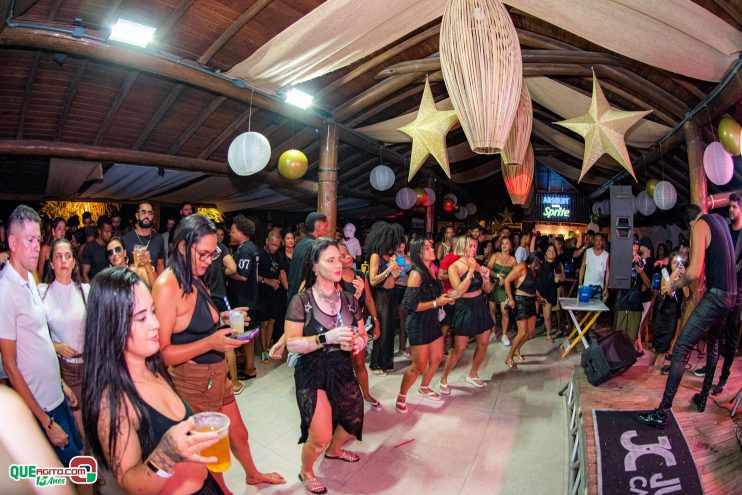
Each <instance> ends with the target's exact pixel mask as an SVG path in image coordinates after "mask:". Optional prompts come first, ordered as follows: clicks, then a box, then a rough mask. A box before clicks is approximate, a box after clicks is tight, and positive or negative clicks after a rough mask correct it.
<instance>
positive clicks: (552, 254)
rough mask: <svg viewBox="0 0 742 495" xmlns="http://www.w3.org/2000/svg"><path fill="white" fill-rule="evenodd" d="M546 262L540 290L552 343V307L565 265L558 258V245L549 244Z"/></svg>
mask: <svg viewBox="0 0 742 495" xmlns="http://www.w3.org/2000/svg"><path fill="white" fill-rule="evenodd" d="M544 254H545V256H544V262H543V264H542V265H541V271H540V272H539V281H538V292H539V294H541V297H542V298H543V300H542V301H540V302H541V305H542V307H543V308H544V327H546V339H547V340H548V341H549V343H550V344H553V343H554V337H552V336H551V335H552V329H551V314H552V309H553V308H554V306H556V304H557V289H558V288H559V284H560V283H561V282H562V281H564V279H565V277H564V266H563V265H562V263H561V262H560V261H559V260H558V259H557V252H556V247H555V246H554V244H549V245H548V247H547V248H546V251H545V253H544Z"/></svg>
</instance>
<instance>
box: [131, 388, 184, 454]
mask: <svg viewBox="0 0 742 495" xmlns="http://www.w3.org/2000/svg"><path fill="white" fill-rule="evenodd" d="M180 402H182V403H183V405H184V406H185V415H184V416H183V417H182V418H181V419H179V420H177V421H173V420H172V419H170V418H168V417H167V416H165V415H164V414H162V413H161V412H160V411H158V410H157V409H155V408H154V407H152V406H150V405H149V404H147V403H146V402H144V401H142V403H144V408H145V409H146V410H147V412H148V413H149V426H150V427H151V428H152V430H151V431H152V436H151V438H152V439H153V443H154V446H155V447H156V446H157V444H158V443H159V442H160V440H161V439H162V437H164V436H165V433H167V431H168V430H169V429H170V428H172V427H173V426H175V425H177V424H178V423H180V422H181V421H185V420H186V419H188V418H190V417H191V416H193V410H192V409H191V406H189V405H188V404H187V403H186V402H185V401H184V400H183V399H180ZM145 427H146V426H145V425H140V426H139V431H137V435H138V436H139V444H140V445H141V449H142V460H144V459H146V458H147V457H149V455H150V454H151V453H152V451H153V450H154V448H152V449H149V448H147V446H145V445H144V442H143V441H142V440H143V435H142V428H145Z"/></svg>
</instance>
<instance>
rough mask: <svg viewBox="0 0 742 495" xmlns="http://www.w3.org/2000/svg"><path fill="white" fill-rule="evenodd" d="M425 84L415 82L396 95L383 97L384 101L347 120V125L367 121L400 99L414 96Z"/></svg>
mask: <svg viewBox="0 0 742 495" xmlns="http://www.w3.org/2000/svg"><path fill="white" fill-rule="evenodd" d="M424 87H425V86H424V85H422V84H415V85H414V86H412V87H410V88H408V89H406V90H404V91H402V92H400V93H397V94H396V95H394V96H392V97H390V98H385V99H384V101H381V102H379V103H378V104H377V105H374V106H372V107H371V108H369V109H367V110H366V111H365V112H361V113H359V114H358V115H356V116H355V117H353V118H352V119H349V120H348V122H347V125H348V127H355V126H357V125H358V124H360V123H362V122H365V121H367V120H368V119H370V118H371V117H374V116H375V115H378V114H380V113H381V112H383V111H384V110H386V109H387V108H390V107H392V106H394V105H396V104H397V103H399V102H400V101H403V100H406V99H407V98H410V97H412V96H415V95H416V94H419V93H422V92H423V88H424Z"/></svg>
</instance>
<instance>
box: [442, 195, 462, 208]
mask: <svg viewBox="0 0 742 495" xmlns="http://www.w3.org/2000/svg"><path fill="white" fill-rule="evenodd" d="M446 198H449V199H450V200H451V201H453V204H454V206H456V205H457V204H459V198H457V197H456V195H455V194H454V193H448V194H446V195H445V196H443V199H446Z"/></svg>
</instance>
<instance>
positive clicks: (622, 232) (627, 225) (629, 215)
mask: <svg viewBox="0 0 742 495" xmlns="http://www.w3.org/2000/svg"><path fill="white" fill-rule="evenodd" d="M633 244H634V196H633V194H632V192H631V186H611V252H610V264H611V265H610V266H611V274H610V278H609V279H608V288H610V289H623V290H628V289H630V288H631V261H632V248H633Z"/></svg>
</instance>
